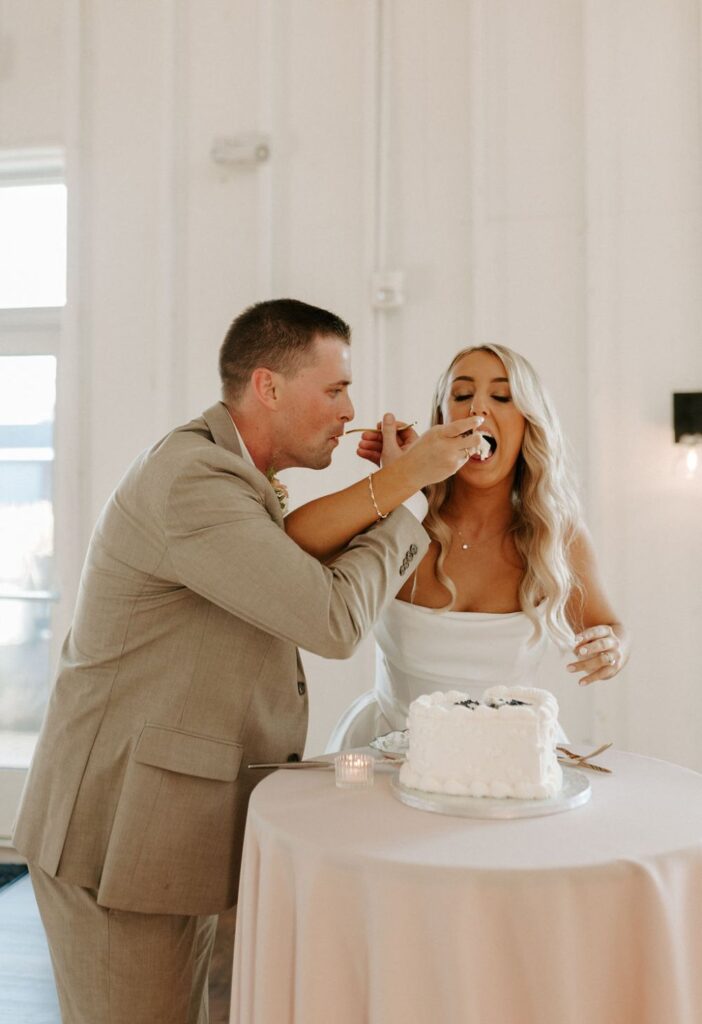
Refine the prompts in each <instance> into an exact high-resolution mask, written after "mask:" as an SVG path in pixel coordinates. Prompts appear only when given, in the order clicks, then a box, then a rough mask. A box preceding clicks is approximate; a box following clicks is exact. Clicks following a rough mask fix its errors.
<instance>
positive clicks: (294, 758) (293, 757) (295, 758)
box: [285, 754, 300, 764]
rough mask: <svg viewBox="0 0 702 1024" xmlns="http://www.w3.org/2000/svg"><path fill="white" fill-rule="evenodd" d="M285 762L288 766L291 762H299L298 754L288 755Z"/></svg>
mask: <svg viewBox="0 0 702 1024" xmlns="http://www.w3.org/2000/svg"><path fill="white" fill-rule="evenodd" d="M285 760H286V761H287V762H288V763H289V764H291V763H292V762H293V761H299V760H300V755H299V754H288V756H287V757H286V758H285Z"/></svg>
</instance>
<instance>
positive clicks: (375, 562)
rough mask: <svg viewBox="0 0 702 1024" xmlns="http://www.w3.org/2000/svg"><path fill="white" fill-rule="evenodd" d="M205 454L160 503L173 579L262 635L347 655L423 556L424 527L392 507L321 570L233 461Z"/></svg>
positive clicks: (332, 655)
mask: <svg viewBox="0 0 702 1024" xmlns="http://www.w3.org/2000/svg"><path fill="white" fill-rule="evenodd" d="M208 455H209V457H208ZM208 455H206V454H199V455H198V457H197V458H196V459H194V460H193V461H192V463H191V464H190V465H189V466H188V467H187V468H185V469H184V470H183V471H182V472H181V473H180V474H179V475H178V477H177V478H176V479H175V481H174V482H173V484H172V486H171V489H170V493H169V496H168V499H167V502H166V508H165V529H166V537H167V544H168V553H169V557H170V561H171V564H172V567H173V573H174V577H175V579H176V580H177V581H178V582H179V583H182V584H183V585H184V586H187V587H188V588H189V589H191V590H193V591H195V592H196V593H198V594H200V595H202V596H203V597H205V598H206V599H207V600H209V601H212V602H213V603H214V604H216V605H219V606H220V607H221V608H224V609H225V610H226V611H228V612H230V613H231V614H232V615H236V616H237V617H239V618H241V619H243V620H244V621H246V622H249V623H251V625H253V626H256V627H258V628H259V629H262V630H264V631H265V632H267V633H272V634H273V635H274V636H278V637H282V638H284V639H286V640H290V641H292V642H293V643H295V644H298V645H299V646H300V647H303V648H305V649H307V650H309V651H313V652H314V653H316V654H320V655H323V656H325V657H329V658H344V657H349V656H350V655H351V653H352V652H353V650H354V648H355V647H356V645H357V644H358V643H359V642H360V640H361V639H362V638H363V636H364V635H365V634H366V633H367V631H368V630H369V629H370V627H371V625H372V624H373V622H374V621H375V620H376V619H377V618H378V616H379V614H380V612H381V610H382V608H383V606H384V605H385V603H386V602H387V601H388V600H390V599H391V598H392V597H394V596H395V594H396V593H397V591H398V590H399V589H400V587H401V586H402V583H403V582H404V579H405V577H406V574H407V573H408V572H411V569H412V568H414V566H415V565H416V564H417V563H418V561H419V560H421V558H422V557H423V556H424V554H425V553H426V551H427V549H428V546H429V538H428V536H427V534H426V532H425V531H424V529H423V528H422V526H421V525H420V524H419V522H418V521H417V520H416V518H415V517H414V516H413V515H412V514H411V513H409V512H408V511H407V510H406V509H398V510H397V511H396V512H393V513H392V515H390V516H389V517H388V519H386V520H383V522H381V523H379V524H378V526H377V527H375V528H374V529H372V530H369V531H367V532H366V533H364V534H363V535H361V536H359V537H356V538H354V539H353V540H352V541H351V542H350V543H349V545H348V548H347V549H346V550H344V551H343V552H342V553H341V554H339V555H338V556H337V557H336V558H335V560H334V562H333V564H331V565H329V566H325V565H322V564H321V563H320V562H319V561H318V560H317V559H316V558H314V557H312V556H311V555H309V554H307V553H306V552H305V551H303V550H302V549H301V548H300V547H299V546H298V545H297V544H296V543H295V542H294V541H293V540H292V539H291V538H290V537H288V536H287V535H286V534H285V532H284V531H283V530H281V528H280V527H279V526H278V525H277V524H276V523H275V522H274V521H273V520H272V519H271V517H270V515H269V514H268V512H267V511H266V510H265V508H264V506H263V500H262V495H261V494H260V493H259V491H258V490H257V489H256V487H255V486H254V483H253V482H252V480H249V479H247V476H248V471H247V470H246V468H241V467H242V464H241V463H240V461H239V460H236V461H235V460H230V459H228V458H227V457H226V456H223V455H222V454H221V453H218V452H217V451H216V449H213V451H212V452H211V453H208Z"/></svg>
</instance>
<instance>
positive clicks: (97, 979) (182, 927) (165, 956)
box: [29, 864, 217, 1024]
mask: <svg viewBox="0 0 702 1024" xmlns="http://www.w3.org/2000/svg"><path fill="white" fill-rule="evenodd" d="M29 868H30V875H31V878H32V884H33V886H34V893H35V896H36V900H37V905H38V907H39V912H40V914H41V919H42V922H43V925H44V930H45V931H46V935H47V939H48V942H49V950H50V952H51V960H52V964H53V968H54V976H55V978H56V987H57V990H58V997H59V1003H60V1006H61V1017H62V1020H63V1024H208V1021H209V1005H208V993H207V974H208V969H209V964H210V958H211V955H212V948H213V945H214V939H215V932H216V928H217V916H216V915H210V916H203V917H184V916H180V915H176V914H137V913H132V912H130V911H121V910H112V909H110V908H109V907H102V906H100V905H99V904H98V902H97V900H96V893H95V891H94V890H92V889H83V888H81V887H80V886H77V885H71V884H69V883H68V882H64V881H62V880H61V879H60V878H52V877H51V876H50V875H47V874H46V873H45V872H44V871H42V870H41V868H38V867H37V866H36V865H33V864H30V865H29Z"/></svg>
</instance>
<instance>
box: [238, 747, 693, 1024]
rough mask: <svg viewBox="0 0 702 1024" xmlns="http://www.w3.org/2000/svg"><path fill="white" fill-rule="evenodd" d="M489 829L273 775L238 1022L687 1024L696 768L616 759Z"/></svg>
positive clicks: (378, 795)
mask: <svg viewBox="0 0 702 1024" xmlns="http://www.w3.org/2000/svg"><path fill="white" fill-rule="evenodd" d="M602 761H603V763H605V764H607V765H608V766H609V767H611V768H612V769H613V774H612V775H611V776H605V775H599V776H598V775H595V774H594V773H589V776H588V777H589V778H590V781H591V785H592V788H593V795H592V799H591V801H590V802H589V803H588V804H587V805H585V806H584V807H581V808H577V809H575V810H571V811H567V812H565V813H562V814H557V815H553V816H550V817H541V818H528V819H519V820H511V821H485V820H476V819H468V818H456V817H446V816H442V815H438V814H433V813H428V812H424V811H419V810H415V809H413V808H410V807H406V806H405V805H403V804H401V803H399V802H398V801H397V800H396V799H395V797H394V796H393V795H392V793H391V791H390V787H389V776H388V775H376V784H375V786H374V787H373V789H372V790H366V791H353V790H340V789H337V788H336V787H335V785H334V775H333V772H310V771H306V772H302V771H297V772H293V771H289V772H278V773H276V774H274V775H272V776H270V777H269V778H268V779H266V780H265V781H264V782H262V783H261V784H260V785H259V786H258V787H257V789H256V790H255V792H254V795H253V799H252V801H251V808H250V811H249V820H248V826H247V834H246V841H245V849H244V866H243V871H242V877H241V888H240V893H239V911H238V921H237V934H236V945H235V963H234V979H233V986H232V992H233V997H232V1013H231V1022H232V1024H288V1022H290V1024H292V1022H295V1024H329V1022H331V1021H333V1022H334V1024H425V1022H426V1024H700V1022H702V970H701V965H702V775H699V774H697V773H695V772H691V771H688V770H686V769H684V768H680V767H677V766H675V765H672V764H668V763H667V762H664V761H657V760H653V759H651V758H645V757H640V756H637V755H634V754H624V753H614V752H609V753H608V754H605V755H604V756H603V758H602Z"/></svg>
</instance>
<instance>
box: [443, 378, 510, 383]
mask: <svg viewBox="0 0 702 1024" xmlns="http://www.w3.org/2000/svg"><path fill="white" fill-rule="evenodd" d="M457 380H468V381H470V382H471V384H475V377H463V376H461V377H454V378H453V383H454V384H455V383H456V381H457ZM490 383H491V384H509V378H508V377H493V378H492V380H491V381H490Z"/></svg>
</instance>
